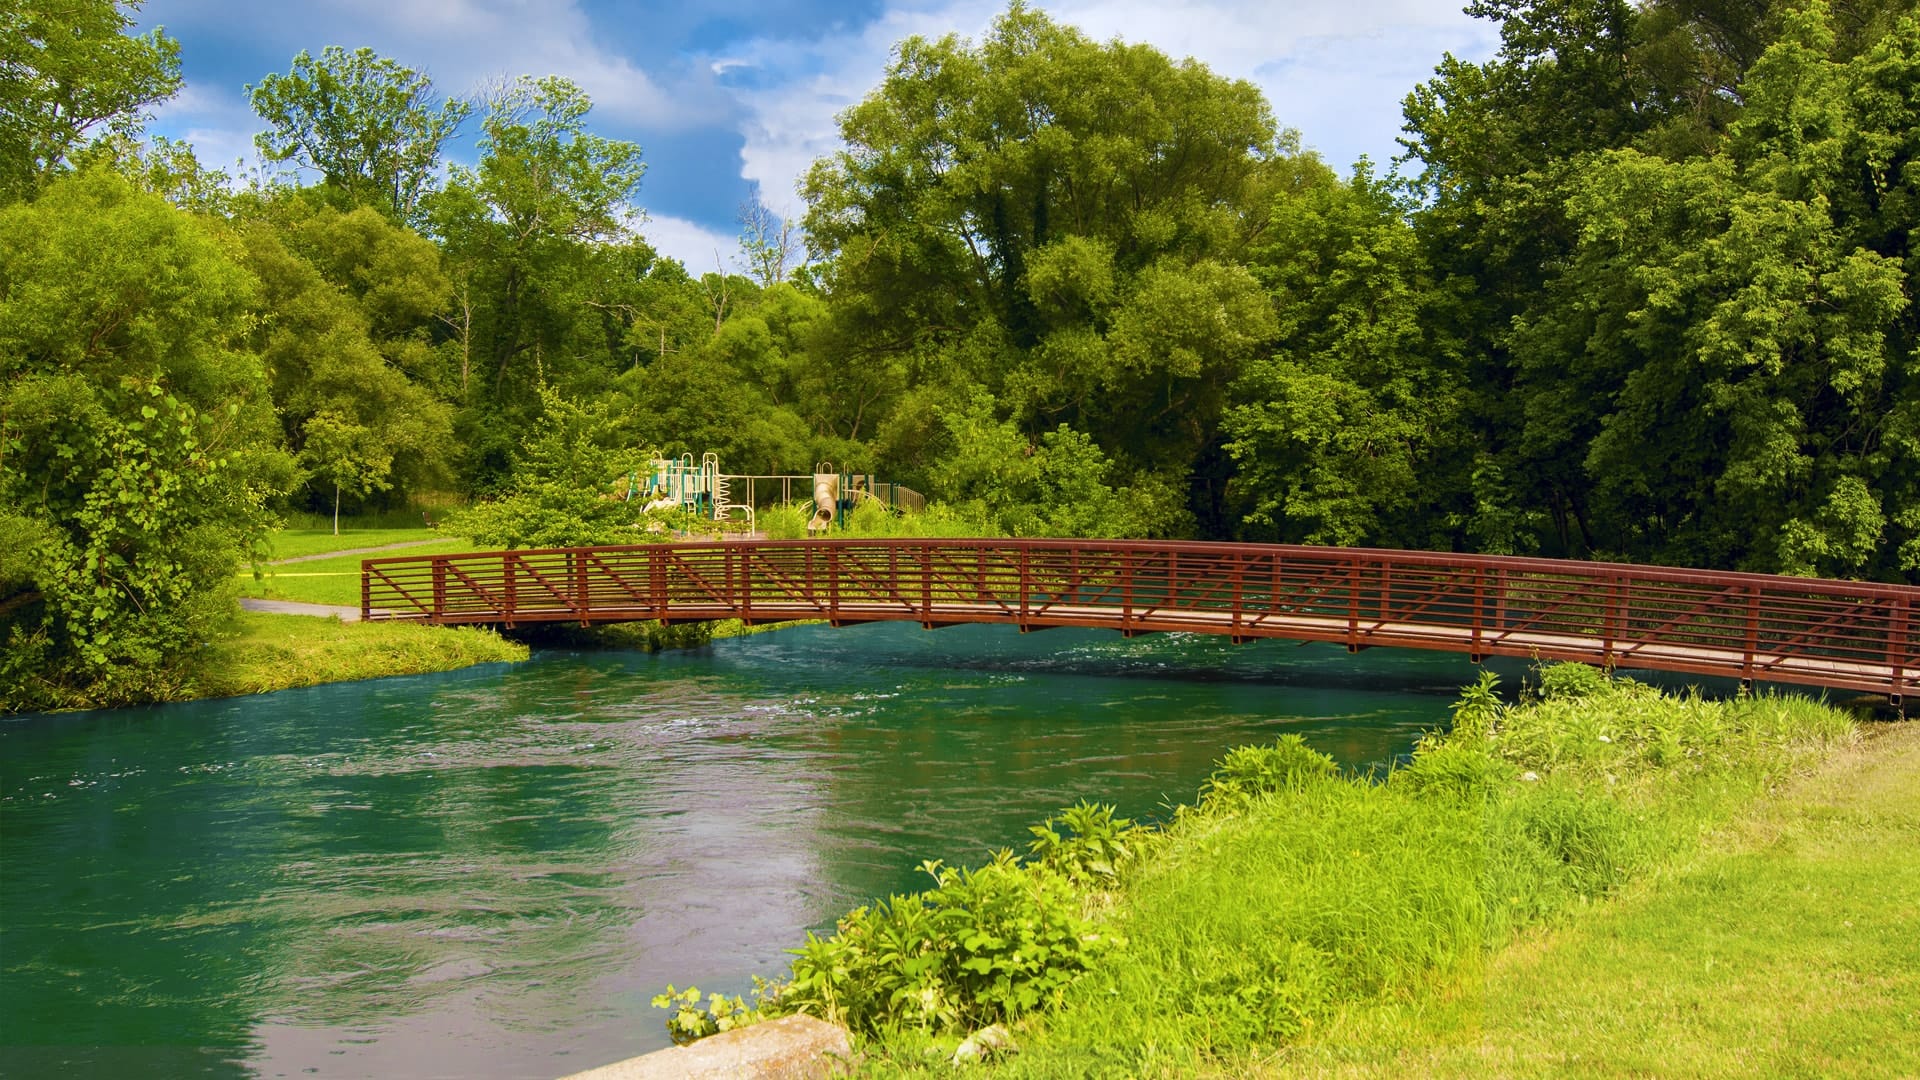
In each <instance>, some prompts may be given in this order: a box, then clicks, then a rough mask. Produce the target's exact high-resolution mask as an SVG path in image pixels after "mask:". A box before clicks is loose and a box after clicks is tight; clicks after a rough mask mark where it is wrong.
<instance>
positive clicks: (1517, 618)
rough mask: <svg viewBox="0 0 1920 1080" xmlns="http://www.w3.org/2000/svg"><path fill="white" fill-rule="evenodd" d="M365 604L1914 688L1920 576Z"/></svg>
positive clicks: (1202, 547) (396, 574)
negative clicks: (874, 625)
mask: <svg viewBox="0 0 1920 1080" xmlns="http://www.w3.org/2000/svg"><path fill="white" fill-rule="evenodd" d="M361 614H362V616H363V617H364V618H367V619H372V620H383V619H386V620H412V621H422V622H431V623H439V624H456V623H487V624H503V625H507V626H513V625H516V624H522V623H536V622H559V621H564V622H578V623H582V624H590V623H605V622H626V621H634V620H642V619H663V620H666V621H669V622H685V621H695V620H705V619H724V618H739V619H744V620H746V621H748V622H752V623H760V622H778V621H786V620H792V619H824V620H827V621H829V622H831V623H832V624H833V625H835V626H847V625H852V624H855V623H864V622H873V621H880V620H891V621H902V622H917V623H919V624H921V625H922V626H925V627H927V628H929V629H932V628H935V627H940V626H950V625H955V624H958V623H1004V624H1008V625H1013V626H1018V627H1019V628H1020V629H1021V630H1023V631H1026V630H1038V629H1043V628H1047V627H1055V626H1087V627H1098V628H1104V629H1109V630H1117V631H1119V632H1121V633H1123V634H1126V635H1129V636H1131V635H1134V634H1140V633H1151V632H1188V633H1204V634H1220V635H1226V636H1230V637H1232V638H1233V639H1234V640H1236V641H1249V640H1252V639H1255V638H1264V637H1273V638H1287V639H1292V640H1296V641H1327V642H1334V643H1338V644H1344V645H1346V646H1347V647H1348V648H1349V649H1350V650H1356V651H1357V650H1359V649H1363V648H1368V647H1371V646H1397V647H1401V648H1414V649H1440V650H1446V651H1451V652H1460V653H1466V654H1468V655H1469V656H1470V657H1472V658H1473V659H1474V660H1476V661H1478V660H1479V659H1481V658H1483V657H1488V656H1517V657H1534V658H1540V659H1552V660H1575V661H1582V662H1585V663H1591V664H1601V665H1606V666H1610V667H1632V668H1647V669H1655V670H1662V671H1675V672H1684V673H1691V674H1698V675H1713V676H1724V677H1729V678H1736V679H1743V680H1763V681H1771V682H1783V683H1796V684H1801V685H1809V686H1823V687H1831V688H1834V689H1845V690H1856V691H1865V692H1868V693H1875V694H1886V695H1888V696H1889V697H1890V698H1891V699H1892V700H1893V701H1894V702H1895V703H1896V704H1898V703H1899V702H1900V700H1901V698H1902V696H1903V695H1906V694H1910V693H1913V692H1915V691H1916V690H1920V588H1914V587H1911V586H1902V585H1885V584H1873V583H1866V582H1850V581H1832V580H1820V579H1811V578H1789V577H1775V576H1770V575H1763V574H1737V573H1718V572H1711V571H1702V570H1687V569H1679V568H1673V567H1656V566H1637V565H1628V564H1621V563H1592V562H1574V561H1562V560H1553V559H1524V558H1511V557H1503V556H1488V555H1454V554H1446V553H1437V552H1422V551H1388V550H1376V549H1362V548H1330V547H1299V546H1281V545H1265V544H1216V543H1159V542H1151V541H1095V540H994V539H978V540H974V539H960V540H913V539H907V540H895V539H884V540H880V539H876V540H846V539H840V540H790V541H763V542H738V541H719V542H707V543H683V544H640V545H634V546H627V547H597V548H563V549H551V550H532V551H504V552H501V551H495V552H474V553H468V554H456V555H422V556H402V557H397V558H385V559H368V560H366V561H365V562H364V563H363V564H362V574H361Z"/></svg>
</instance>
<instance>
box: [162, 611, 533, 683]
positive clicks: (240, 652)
mask: <svg viewBox="0 0 1920 1080" xmlns="http://www.w3.org/2000/svg"><path fill="white" fill-rule="evenodd" d="M232 630H233V636H231V637H228V638H225V639H222V640H220V641H216V642H214V643H213V644H212V645H210V646H208V649H207V652H206V654H205V656H204V657H203V658H202V659H201V661H200V662H199V663H198V664H197V665H196V668H197V670H196V672H195V674H194V676H193V678H192V679H191V680H190V683H189V687H190V691H191V692H190V693H188V694H186V695H183V696H185V697H231V696H234V695H237V694H258V693H264V692H266V691H269V690H285V689H288V688H290V687H296V686H315V685H318V684H320V683H329V682H342V681H346V680H349V679H373V678H380V677H383V676H388V675H418V674H422V673H425V672H430V671H449V670H452V669H454V668H462V667H467V666H470V665H473V664H485V663H498V662H506V661H514V660H525V659H526V658H527V647H526V646H525V645H520V644H517V643H514V642H510V641H507V640H505V639H504V638H502V637H501V636H500V635H498V634H496V633H494V632H492V631H490V630H483V629H478V628H472V627H442V626H418V625H413V624H409V623H342V622H340V621H338V620H336V619H316V618H314V617H312V616H310V615H264V614H259V613H256V612H240V613H239V614H238V615H237V616H236V617H235V621H234V623H233V626H232Z"/></svg>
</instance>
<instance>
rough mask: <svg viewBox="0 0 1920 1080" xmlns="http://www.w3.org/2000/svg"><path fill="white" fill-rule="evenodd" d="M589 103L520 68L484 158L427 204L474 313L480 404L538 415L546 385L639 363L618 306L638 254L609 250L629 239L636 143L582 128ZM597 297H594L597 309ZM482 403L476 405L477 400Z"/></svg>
mask: <svg viewBox="0 0 1920 1080" xmlns="http://www.w3.org/2000/svg"><path fill="white" fill-rule="evenodd" d="M591 108H592V102H591V101H590V100H589V99H588V98H587V95H586V94H585V93H584V92H582V91H581V90H580V88H579V87H577V86H575V85H574V84H572V83H570V82H568V81H567V80H565V79H560V78H551V77H550V78H544V79H531V78H521V79H518V80H516V81H514V82H512V83H510V84H508V85H507V86H505V87H503V88H501V89H500V90H499V91H498V92H497V93H495V94H494V96H493V100H492V102H491V105H490V108H489V112H488V114H487V117H486V120H485V121H484V123H483V128H484V134H483V135H482V137H481V140H480V150H481V156H480V162H479V164H478V166H477V167H475V168H466V167H463V166H455V167H454V168H453V170H452V179H451V180H450V181H449V183H448V185H447V187H446V189H445V190H444V191H441V192H439V193H437V194H436V195H435V196H434V198H433V199H432V200H431V201H430V204H429V207H428V213H427V219H428V222H429V226H430V231H431V232H432V233H433V234H434V235H435V236H437V237H438V238H439V239H440V240H441V241H442V244H443V247H444V251H445V252H446V254H447V256H448V260H449V263H450V265H451V266H452V267H453V268H454V270H455V278H456V282H457V284H458V286H459V288H460V289H461V290H462V295H464V296H465V297H466V298H467V303H468V305H469V306H468V314H469V315H470V316H471V319H470V322H468V321H467V320H465V319H463V324H465V335H466V340H467V345H466V352H467V355H468V357H469V360H470V363H472V364H473V365H474V366H475V367H476V368H479V373H480V374H483V375H484V376H485V377H486V379H485V385H484V387H483V388H482V392H483V395H484V396H483V398H482V401H484V403H485V404H486V405H487V407H488V408H489V409H490V410H492V409H501V408H506V409H509V410H512V411H514V412H516V413H518V414H520V415H522V416H530V415H532V413H533V412H534V411H535V409H536V408H537V404H536V399H537V393H538V387H539V386H540V385H541V384H542V382H543V381H545V382H553V383H556V384H559V385H563V386H564V385H568V384H569V383H570V381H572V380H574V379H575V378H582V379H586V380H588V381H590V382H593V383H595V384H596V385H599V386H603V385H604V383H605V381H606V380H607V379H610V378H611V377H612V376H613V374H615V373H616V372H618V371H620V370H623V369H624V368H626V367H628V366H630V362H629V363H622V362H620V358H619V355H618V353H617V352H616V351H615V350H620V349H622V346H623V338H624V334H623V333H621V332H617V331H614V332H610V330H611V329H612V328H610V327H609V325H608V323H607V321H606V316H607V315H608V314H609V312H610V310H611V308H610V305H612V304H616V303H619V302H621V301H620V299H619V298H617V297H610V296H608V295H607V293H609V292H617V291H619V289H620V287H621V285H622V277H623V275H624V274H625V273H626V271H627V270H628V269H629V268H628V267H627V266H626V264H627V263H628V262H630V261H631V260H628V259H622V258H617V257H616V258H609V257H605V256H604V255H602V254H601V252H603V251H604V249H607V248H613V247H623V246H626V245H627V244H628V242H629V241H631V240H632V236H631V226H632V224H633V223H634V221H635V220H636V218H637V216H638V211H637V210H636V209H635V208H634V206H633V203H632V200H633V197H634V194H635V192H636V191H637V190H638V188H639V185H640V177H641V174H642V173H643V172H644V171H645V167H644V166H643V165H642V164H641V161H640V148H639V147H638V146H636V145H634V144H633V143H630V142H622V141H620V140H616V139H607V138H603V137H601V136H598V135H593V134H591V133H589V132H588V131H587V130H586V116H587V113H588V111H589V110H590V109H591ZM596 305H598V306H596ZM474 404H479V402H474Z"/></svg>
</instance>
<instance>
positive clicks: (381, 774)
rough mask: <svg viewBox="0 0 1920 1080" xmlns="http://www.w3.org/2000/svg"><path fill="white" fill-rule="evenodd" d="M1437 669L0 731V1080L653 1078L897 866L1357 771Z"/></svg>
mask: <svg viewBox="0 0 1920 1080" xmlns="http://www.w3.org/2000/svg"><path fill="white" fill-rule="evenodd" d="M1472 677H1473V669H1472V668H1471V667H1470V666H1469V665H1468V664H1467V662H1466V661H1465V660H1464V659H1463V658H1460V657H1457V656H1452V655H1446V654H1423V653H1411V652H1394V651H1387V650H1376V651H1372V652H1368V653H1364V654H1362V655H1360V656H1347V655H1346V654H1344V653H1343V652H1341V651H1340V650H1338V649H1335V648H1331V647H1327V646H1308V647H1296V646H1294V645H1292V644H1290V643H1284V642H1261V643H1255V644H1251V645H1244V646H1238V647H1236V646H1232V645H1230V644H1227V643H1226V642H1225V641H1223V640H1222V639H1218V638H1199V637H1187V636H1181V635H1176V636H1167V637H1148V638H1141V639H1136V640H1132V641H1128V640H1124V639H1121V638H1119V637H1116V636H1114V635H1112V634H1102V633H1098V632H1094V631H1078V630H1055V631H1050V632H1047V633H1044V634H1035V635H1024V636H1023V635H1020V634H1018V633H1015V632H1013V631H1012V630H1010V629H1007V628H1001V627H956V628H953V629H948V630H942V631H939V632H938V633H927V632H925V631H922V630H920V629H919V628H917V627H912V626H902V625H874V626H866V627H858V628H854V629H848V630H838V631H836V630H830V629H828V628H826V627H804V628H798V629H793V630H787V631H782V632H779V633H774V634H765V635H759V636H755V637H751V638H741V639H733V640H727V641H721V642H717V643H715V644H714V645H713V646H712V647H710V648H705V649H699V650H690V651H685V652H673V653H663V654H658V655H644V654H632V653H584V654H575V653H543V654H540V655H538V656H536V657H535V658H534V659H533V660H532V661H530V662H528V663H525V664H521V665H516V666H511V667H508V666H491V667H484V668H474V669H468V670H466V671H461V672H453V673H448V674H445V675H436V676H421V677H415V678H405V679H388V680H379V681H371V682H363V683H347V684H336V685H332V686H324V687H316V688H312V689H308V690H295V691H287V692H283V693H278V694H269V695H261V696H256V697H249V698H237V699H230V700H224V701H213V702H198V703H192V704H186V705H172V706H165V707H159V708H147V709H125V710H117V711H112V712H99V713H82V714H70V715H61V716H29V717H23V718H16V719H12V720H7V721H4V722H0V1072H3V1073H5V1074H6V1075H22V1076H27V1075H61V1076H107V1075H115V1076H117V1075H121V1074H123V1073H126V1072H128V1071H131V1070H135V1069H138V1070H140V1071H141V1072H143V1073H146V1074H150V1075H174V1074H188V1073H194V1074H212V1075H267V1076H323V1077H346V1076H461V1077H483V1076H528V1077H550V1076H557V1075H559V1074H562V1073H566V1072H571V1071H574V1070H577V1069H582V1068H587V1067H590V1066H593V1065H598V1064H603V1063H606V1062H608V1061H612V1060H616V1059H618V1058H621V1057H625V1056H629V1055H632V1054H636V1053H642V1052H645V1051H647V1050H650V1049H655V1048H657V1047H660V1046H663V1045H666V1043H667V1040H666V1037H665V1034H664V1030H663V1028H662V1026H661V1017H662V1014H661V1013H660V1012H658V1011H657V1010H654V1009H652V1008H651V1007H650V1006H649V1005H648V998H649V997H651V996H652V995H653V994H654V993H656V992H658V991H659V990H660V989H661V988H662V987H663V986H664V984H665V983H667V982H668V981H669V980H671V981H674V982H676V983H678V984H680V985H685V984H686V983H688V982H690V981H691V982H694V983H697V984H699V985H700V986H701V987H702V988H704V989H710V990H711V989H725V990H734V991H738V990H741V989H744V988H745V986H746V984H747V983H748V981H749V979H750V977H751V976H752V975H754V974H764V975H773V974H776V973H778V972H780V971H782V970H784V967H785V964H784V960H785V954H784V950H785V949H788V948H791V947H793V946H794V945H796V944H798V942H799V940H800V939H801V938H802V936H803V935H804V933H805V931H806V930H807V929H809V928H822V927H825V926H828V925H830V924H831V923H832V921H833V919H834V918H835V917H836V916H837V915H839V914H840V913H842V912H843V911H845V910H846V909H847V908H849V907H851V906H854V905H856V904H858V903H861V902H863V901H865V900H867V899H869V898H871V897H873V896H876V895H881V894H885V893H888V892H892V891H900V890H905V889H910V888H917V887H919V886H920V884H921V881H919V880H916V874H915V871H914V869H913V868H914V867H915V866H917V865H918V863H919V862H920V860H921V859H924V858H941V859H945V860H947V861H948V862H964V863H976V862H978V861H980V860H981V858H982V856H983V854H984V853H985V852H986V851H987V850H988V849H990V848H995V847H1000V846H1008V845H1014V846H1018V845H1020V844H1022V843H1023V841H1024V840H1025V839H1026V838H1027V832H1026V828H1027V826H1028V825H1030V824H1033V823H1035V822H1036V821H1038V820H1039V819H1041V818H1043V817H1045V816H1046V815H1047V814H1049V813H1050V812H1052V811H1054V810H1055V809H1057V808H1059V807H1061V806H1064V805H1067V804H1070V803H1072V802H1074V801H1075V800H1077V799H1082V798H1091V799H1096V800H1100V801H1105V802H1114V803H1118V804H1119V806H1120V807H1121V809H1122V811H1123V812H1126V813H1131V814H1135V815H1151V814H1153V813H1154V812H1155V810H1156V809H1157V808H1159V807H1161V806H1163V805H1164V804H1166V803H1167V802H1170V801H1184V800H1189V799H1191V798H1192V796H1193V794H1194V790H1195V788H1196V787H1197V785H1198V784H1199V782H1200V780H1201V779H1202V778H1203V777H1204V776H1205V775H1206V773H1207V771H1208V769H1209V768H1210V766H1211V763H1212V762H1213V760H1214V759H1215V758H1217V757H1218V756H1219V754H1220V753H1221V752H1222V751H1223V750H1225V749H1226V748H1228V747H1230V746H1235V745H1239V744H1243V743H1248V742H1255V741H1264V740H1270V739H1272V738H1273V737H1275V736H1277V735H1279V734H1282V733H1285V732H1299V733H1301V734H1303V735H1305V736H1306V737H1307V739H1308V740H1309V741H1310V742H1311V743H1312V744H1313V745H1315V746H1316V747H1318V748H1320V749H1322V750H1325V751H1327V752H1329V753H1331V754H1333V755H1334V756H1335V757H1337V758H1339V759H1341V760H1342V761H1344V762H1347V763H1349V764H1353V765H1364V764H1366V763H1370V762H1382V761H1385V760H1386V759H1388V758H1389V757H1391V756H1392V755H1395V754H1398V753H1402V752H1404V751H1405V750H1407V749H1408V748H1409V746H1410V745H1411V743H1412V741H1413V739H1414V738H1415V737H1416V736H1417V735H1418V734H1419V732H1420V731H1422V730H1423V729H1427V728H1431V727H1435V726H1438V725H1439V724H1440V723H1441V722H1442V721H1443V720H1444V718H1445V714H1446V707H1447V705H1448V704H1449V703H1450V702H1451V700H1452V699H1453V697H1454V696H1455V694H1456V693H1457V691H1458V688H1459V686H1460V685H1461V684H1463V683H1465V682H1468V681H1470V680H1471V679H1472Z"/></svg>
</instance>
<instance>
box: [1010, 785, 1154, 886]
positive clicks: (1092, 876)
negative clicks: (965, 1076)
mask: <svg viewBox="0 0 1920 1080" xmlns="http://www.w3.org/2000/svg"><path fill="white" fill-rule="evenodd" d="M1029 831H1031V832H1032V833H1033V835H1034V840H1033V843H1031V844H1029V845H1028V846H1027V850H1028V852H1029V853H1030V854H1031V855H1032V856H1033V858H1034V861H1036V862H1038V863H1039V864H1041V865H1042V866H1046V867H1049V868H1051V869H1054V870H1057V871H1059V872H1060V873H1062V874H1065V875H1066V876H1067V879H1068V880H1069V881H1072V882H1073V883H1074V884H1075V885H1079V886H1082V887H1090V888H1103V889H1104V888H1110V887H1112V886H1113V885H1115V884H1117V883H1118V882H1119V880H1120V877H1121V875H1122V873H1123V872H1124V871H1125V870H1126V868H1127V866H1128V865H1129V864H1130V863H1132V862H1133V861H1134V860H1135V859H1136V858H1138V857H1139V855H1140V851H1141V848H1142V847H1143V846H1144V845H1145V844H1146V843H1148V842H1149V840H1150V838H1151V837H1152V836H1153V833H1152V831H1151V830H1149V829H1144V828H1141V827H1140V826H1138V825H1135V824H1134V823H1133V822H1132V820H1130V819H1128V818H1123V817H1115V816H1114V814H1113V807H1111V806H1102V805H1099V804H1098V803H1090V802H1085V801H1082V802H1079V803H1076V804H1074V805H1073V806H1071V807H1068V808H1067V809H1065V810H1063V811H1061V812H1060V813H1059V814H1058V815H1057V816H1055V817H1050V818H1048V819H1047V820H1046V821H1044V822H1041V823H1040V824H1038V825H1035V826H1033V827H1032V828H1031V829H1030V830H1029Z"/></svg>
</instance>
